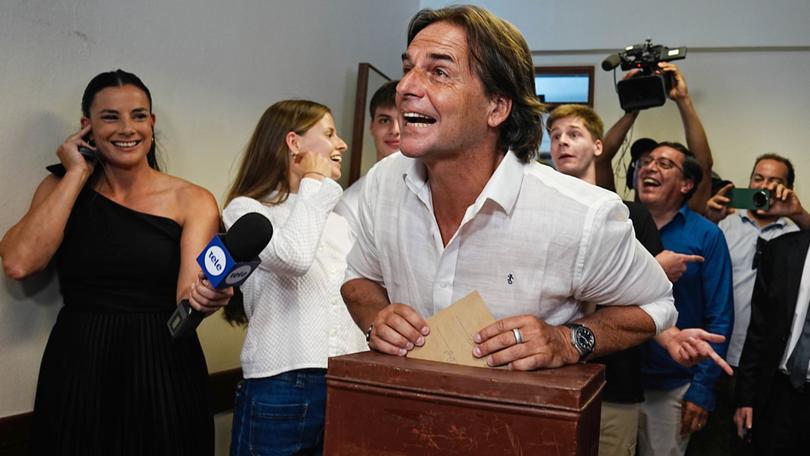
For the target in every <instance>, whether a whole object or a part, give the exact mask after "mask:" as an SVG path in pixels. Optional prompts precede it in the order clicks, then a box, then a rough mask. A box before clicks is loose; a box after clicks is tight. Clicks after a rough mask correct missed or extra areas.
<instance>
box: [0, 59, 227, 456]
mask: <svg viewBox="0 0 810 456" xmlns="http://www.w3.org/2000/svg"><path fill="white" fill-rule="evenodd" d="M82 114H83V117H82V119H81V125H82V128H81V130H79V131H78V132H76V133H75V134H73V135H70V136H69V137H68V138H67V139H66V140H65V142H64V143H63V144H62V145H60V146H59V149H58V150H57V155H58V156H59V160H60V161H61V164H62V165H63V166H64V170H62V171H63V172H61V173H56V174H63V175H62V176H61V177H57V175H49V176H48V177H46V178H45V179H44V180H43V181H42V183H41V184H40V185H39V187H38V188H37V190H36V192H35V193H34V197H33V201H32V202H31V207H30V208H29V210H28V212H27V213H26V214H25V216H24V217H23V218H22V219H21V220H20V221H19V222H18V223H17V224H16V225H14V226H13V227H12V228H11V229H10V230H9V231H8V232H7V233H6V234H5V236H4V237H3V240H2V241H0V256H2V258H3V268H4V270H5V272H6V274H7V275H8V276H10V277H12V278H14V279H24V278H26V277H28V276H30V275H32V274H35V273H37V272H39V271H41V270H43V269H44V268H45V267H46V266H48V264H50V263H53V264H54V265H55V266H56V269H57V273H58V276H59V281H60V289H61V292H62V295H63V298H64V307H63V308H62V309H61V310H60V312H59V316H58V318H57V321H56V324H55V325H54V328H53V330H52V332H51V336H50V338H49V340H48V344H47V346H46V348H45V353H44V354H43V357H42V365H41V367H40V374H39V381H38V384H37V393H36V400H35V405H34V427H33V438H32V442H33V446H34V450H35V451H34V452H35V454H48V455H54V454H81V455H96V454H98V455H124V454H150V455H163V454H172V455H185V454H187V455H206V454H213V441H214V439H213V419H212V416H211V414H210V412H209V410H208V406H207V401H206V388H205V382H206V376H207V369H206V365H205V359H204V357H203V354H202V350H201V348H200V343H199V340H198V339H197V337H196V336H195V337H191V338H188V339H177V340H175V339H173V338H172V337H171V336H170V335H169V332H168V329H167V327H166V322H167V320H168V318H169V316H170V315H171V313H172V311H173V310H174V309H175V305H176V302H178V301H179V300H181V299H183V298H187V299H189V301H190V303H191V305H192V307H194V308H195V309H197V310H200V311H203V312H205V313H211V312H214V311H216V310H217V309H218V308H219V307H221V306H223V305H224V304H225V303H226V302H227V300H228V299H229V297H230V295H231V294H232V292H231V290H226V291H218V290H215V289H212V288H211V287H210V286H209V284H208V283H207V281H205V280H204V279H203V276H202V275H201V273H200V270H199V267H198V266H197V263H196V261H195V258H196V256H197V254H198V253H199V252H200V251H201V250H202V249H203V248H204V247H205V245H206V243H207V242H208V241H209V240H210V239H211V237H212V236H213V235H214V233H216V231H217V229H218V227H219V215H218V214H219V211H218V208H217V203H216V201H215V199H214V198H213V196H212V195H211V194H210V193H209V192H208V191H207V190H205V189H203V188H201V187H198V186H196V185H193V184H191V183H189V182H186V181H184V180H182V179H179V178H177V177H173V176H169V175H167V174H165V173H162V172H160V171H159V169H158V166H157V162H156V160H155V143H154V125H155V115H154V114H153V113H152V99H151V95H150V93H149V90H148V89H147V88H146V86H145V85H144V84H143V83H142V82H141V80H140V79H139V78H138V77H137V76H135V75H134V74H131V73H127V72H125V71H122V70H117V71H113V72H108V73H102V74H99V75H98V76H96V77H95V78H94V79H93V80H92V81H91V82H90V84H89V85H88V86H87V89H86V90H85V93H84V96H83V98H82ZM80 147H82V148H87V149H89V150H90V151H89V152H87V151H85V153H86V154H90V155H91V156H94V157H95V158H87V159H86V158H85V157H84V156H83V155H82V153H80V151H79V148H80Z"/></svg>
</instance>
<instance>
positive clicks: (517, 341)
mask: <svg viewBox="0 0 810 456" xmlns="http://www.w3.org/2000/svg"><path fill="white" fill-rule="evenodd" d="M512 334H514V335H515V345H517V344H522V343H523V334H521V333H520V329H518V328H514V329H512Z"/></svg>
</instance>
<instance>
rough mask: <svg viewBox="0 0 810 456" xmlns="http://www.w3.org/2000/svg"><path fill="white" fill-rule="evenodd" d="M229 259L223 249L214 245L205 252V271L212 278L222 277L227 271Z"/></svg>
mask: <svg viewBox="0 0 810 456" xmlns="http://www.w3.org/2000/svg"><path fill="white" fill-rule="evenodd" d="M226 263H227V259H226V257H225V251H224V250H222V248H221V247H219V246H216V245H212V246H211V247H209V248H208V250H207V251H206V252H205V269H206V271H207V272H208V274H211V275H212V276H218V275H221V274H222V273H223V272H224V271H225V265H226Z"/></svg>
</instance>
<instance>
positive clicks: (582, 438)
mask: <svg viewBox="0 0 810 456" xmlns="http://www.w3.org/2000/svg"><path fill="white" fill-rule="evenodd" d="M326 384H327V401H326V435H325V447H324V454H326V455H330V456H331V455H375V456H376V455H450V454H458V455H478V454H480V455H487V456H494V455H596V454H597V452H598V447H599V416H600V407H601V395H600V393H601V391H602V387H603V386H604V384H605V379H604V368H603V366H601V365H599V364H580V365H575V366H567V367H563V368H559V369H548V370H540V371H535V372H517V371H510V370H505V369H489V368H480V367H467V366H458V365H454V364H446V363H439V362H434V361H423V360H418V359H408V358H403V357H397V356H389V355H383V354H380V353H375V352H363V353H356V354H353V355H346V356H339V357H335V358H330V360H329V370H328V372H327V375H326Z"/></svg>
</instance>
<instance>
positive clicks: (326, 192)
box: [222, 178, 367, 378]
mask: <svg viewBox="0 0 810 456" xmlns="http://www.w3.org/2000/svg"><path fill="white" fill-rule="evenodd" d="M341 193H342V190H341V188H340V185H338V184H337V183H336V182H335V181H333V180H331V179H324V180H323V182H318V181H317V180H315V179H309V178H305V179H301V184H300V187H299V189H298V193H297V194H295V193H291V194H290V195H289V197H288V198H287V200H286V201H284V202H283V203H281V204H277V205H274V206H266V205H264V204H262V203H260V202H259V201H256V200H254V199H252V198H246V197H241V196H240V197H238V198H234V199H233V201H231V202H230V203H229V204H228V207H226V208H225V210H224V211H222V219H223V221H224V223H225V226H226V227H230V226H231V225H233V223H234V222H235V221H236V220H237V219H239V217H241V216H243V215H245V214H247V213H248V212H258V213H260V214H263V215H264V216H265V217H267V218H268V219H269V220H270V221H271V222H272V224H273V237H272V239H271V240H270V243H269V244H268V245H267V247H265V248H264V250H262V252H261V253H260V254H259V258H260V259H261V261H262V262H261V264H260V265H259V268H258V269H257V270H256V271H254V272H253V274H252V275H251V276H250V277H249V278H248V279H247V281H245V283H244V284H242V292H243V293H244V296H245V313H246V314H247V316H248V320H249V323H248V329H247V335H246V336H245V343H244V345H243V346H242V355H241V361H242V372H243V375H244V377H245V378H262V377H270V376H273V375H276V374H280V373H282V372H287V371H291V370H295V369H304V368H326V363H327V359H328V358H329V357H330V356H338V355H345V354H347V353H354V352H357V351H361V350H366V349H367V347H366V341H365V337H364V336H363V332H362V331H360V328H358V327H357V325H355V324H354V321H353V320H352V318H351V316H350V315H349V312H348V310H347V309H346V305H345V304H344V303H343V299H342V298H341V296H340V285H341V283H342V282H343V277H344V275H345V272H346V255H347V254H348V253H349V249H351V247H352V244H353V239H352V235H351V232H350V230H349V224H348V223H347V222H346V220H345V219H344V218H343V217H341V216H339V215H337V214H335V213H334V212H332V208H334V206H335V204H336V203H337V201H338V199H339V198H340V195H341Z"/></svg>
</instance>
